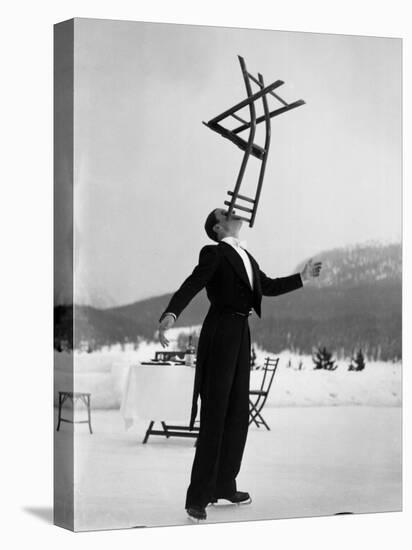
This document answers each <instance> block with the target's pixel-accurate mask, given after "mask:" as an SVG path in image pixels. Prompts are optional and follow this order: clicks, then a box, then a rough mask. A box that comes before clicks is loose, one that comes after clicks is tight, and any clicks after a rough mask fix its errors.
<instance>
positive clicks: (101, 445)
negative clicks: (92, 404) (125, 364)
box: [55, 406, 402, 531]
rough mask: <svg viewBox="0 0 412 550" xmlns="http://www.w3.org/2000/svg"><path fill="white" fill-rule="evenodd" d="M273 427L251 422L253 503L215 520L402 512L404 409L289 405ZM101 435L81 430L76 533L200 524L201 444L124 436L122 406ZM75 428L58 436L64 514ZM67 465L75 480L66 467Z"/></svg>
mask: <svg viewBox="0 0 412 550" xmlns="http://www.w3.org/2000/svg"><path fill="white" fill-rule="evenodd" d="M264 417H265V419H266V421H267V422H268V424H269V426H270V428H271V430H270V431H267V430H266V429H263V428H257V427H256V426H251V427H250V429H249V434H248V439H247V443H246V449H245V453H244V457H243V463H242V468H241V471H240V474H239V476H238V488H239V490H246V491H249V492H250V494H251V496H252V499H253V502H252V504H250V505H245V506H226V507H220V508H216V507H209V508H208V512H207V513H208V520H207V522H208V523H219V522H232V521H247V520H262V519H278V518H293V517H305V516H319V515H333V514H336V513H342V512H352V513H371V512H386V511H397V510H401V507H402V503H401V499H402V490H401V489H402V482H401V409H400V408H398V407H368V406H365V407H355V406H352V407H343V406H342V407H309V408H308V407H294V408H292V407H283V408H275V407H273V408H268V409H265V410H264ZM92 422H93V435H90V434H89V433H88V429H87V426H86V425H81V424H80V425H76V426H75V475H74V478H75V486H74V492H75V514H76V521H75V526H76V527H75V528H76V530H80V531H81V530H92V529H115V528H132V527H136V526H147V527H149V526H161V525H189V524H190V525H192V524H191V522H190V520H188V519H187V517H186V514H185V511H184V502H185V495H186V490H187V485H188V483H189V478H190V471H191V466H192V461H193V456H194V450H195V449H194V446H193V440H192V439H183V438H171V439H166V438H164V437H159V436H157V437H156V436H152V437H151V438H150V439H149V441H148V443H147V444H145V445H143V444H142V439H143V435H144V433H145V430H146V428H147V423H146V422H143V421H142V422H138V423H137V424H136V425H135V426H134V427H133V429H132V430H130V431H125V429H124V424H123V419H122V417H121V415H120V413H119V411H117V410H97V411H93V412H92ZM69 439H70V428H69V426H68V425H67V424H66V425H63V426H62V428H61V430H60V431H59V432H56V447H55V459H56V461H57V463H58V464H60V465H61V468H62V470H61V472H60V475H58V476H57V477H56V482H55V485H56V495H57V499H56V510H61V511H62V510H64V507H65V506H67V505H68V501H67V498H69V496H70V492H71V489H72V479H71V472H70V471H69V470H70V468H68V465H69V461H68V459H67V452H68V451H70V444H69ZM65 465H66V467H67V468H68V470H67V472H66V475H65V473H64V467H65Z"/></svg>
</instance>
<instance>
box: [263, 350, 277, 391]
mask: <svg viewBox="0 0 412 550" xmlns="http://www.w3.org/2000/svg"><path fill="white" fill-rule="evenodd" d="M278 363H279V357H266V358H265V364H264V367H263V378H262V385H261V387H260V391H265V392H267V393H269V390H270V388H271V386H272V382H273V378H274V377H275V374H276V369H277V368H278Z"/></svg>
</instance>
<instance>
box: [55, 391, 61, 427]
mask: <svg viewBox="0 0 412 550" xmlns="http://www.w3.org/2000/svg"><path fill="white" fill-rule="evenodd" d="M61 418H62V396H61V394H60V393H59V416H58V421H57V429H56V431H57V432H58V431H59V430H60V424H61Z"/></svg>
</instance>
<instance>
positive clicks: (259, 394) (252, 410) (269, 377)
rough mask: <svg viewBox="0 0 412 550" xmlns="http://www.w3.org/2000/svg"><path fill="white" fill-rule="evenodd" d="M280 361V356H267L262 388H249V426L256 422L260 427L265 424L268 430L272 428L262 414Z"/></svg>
mask: <svg viewBox="0 0 412 550" xmlns="http://www.w3.org/2000/svg"><path fill="white" fill-rule="evenodd" d="M278 363H279V357H276V358H275V359H273V358H271V357H266V359H265V364H264V367H263V377H262V382H261V385H260V388H259V389H258V390H249V426H250V425H251V424H252V422H254V424H256V426H257V427H258V428H260V426H265V428H266V429H267V430H270V428H269V426H268V425H267V423H266V422H265V419H264V418H263V416H262V409H263V407H264V405H265V403H266V400H267V398H268V395H269V391H270V388H271V387H272V382H273V378H274V377H275V374H276V369H277V368H278Z"/></svg>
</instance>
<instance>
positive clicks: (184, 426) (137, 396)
mask: <svg viewBox="0 0 412 550" xmlns="http://www.w3.org/2000/svg"><path fill="white" fill-rule="evenodd" d="M194 377H195V368H194V367H189V366H186V365H173V364H172V365H162V364H150V365H143V364H140V363H139V364H136V365H132V366H130V368H129V372H128V374H127V379H126V384H125V387H124V391H123V396H122V403H121V407H120V412H121V414H122V416H123V418H124V421H125V425H126V428H129V427H131V426H132V425H133V423H134V422H135V421H136V420H138V419H140V420H148V421H149V422H150V424H149V428H148V430H147V431H146V435H145V439H144V441H143V442H144V443H146V441H147V439H148V437H149V436H150V435H163V436H166V437H171V436H179V437H197V435H198V427H197V426H196V425H195V427H194V429H193V430H192V431H189V428H188V426H189V421H190V411H191V406H192V396H193V384H194ZM171 421H172V422H173V424H171V423H170V422H171ZM155 422H160V423H161V425H162V428H163V429H162V430H154V429H153V425H154V423H155ZM176 422H179V425H175V423H176Z"/></svg>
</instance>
